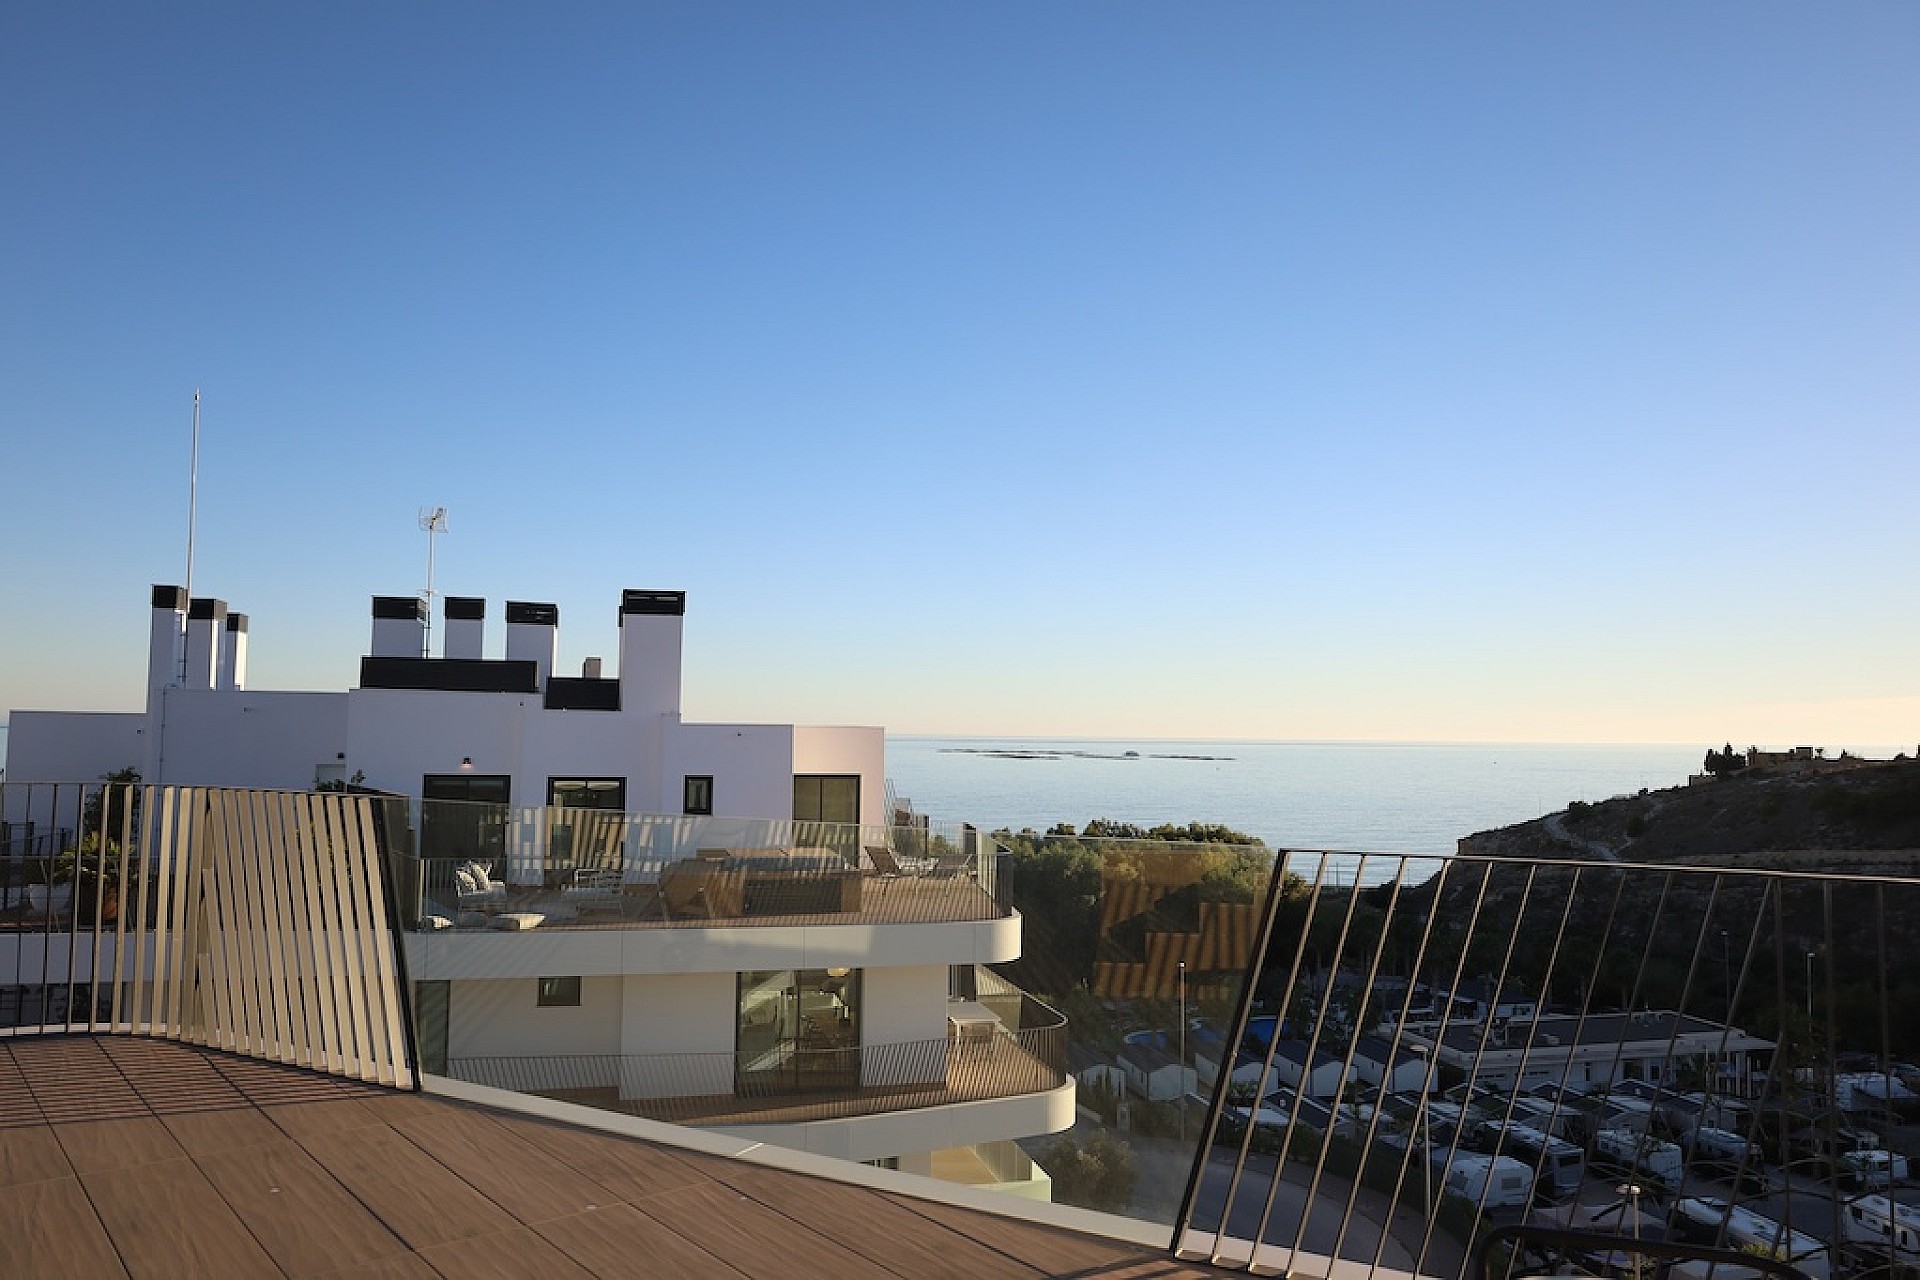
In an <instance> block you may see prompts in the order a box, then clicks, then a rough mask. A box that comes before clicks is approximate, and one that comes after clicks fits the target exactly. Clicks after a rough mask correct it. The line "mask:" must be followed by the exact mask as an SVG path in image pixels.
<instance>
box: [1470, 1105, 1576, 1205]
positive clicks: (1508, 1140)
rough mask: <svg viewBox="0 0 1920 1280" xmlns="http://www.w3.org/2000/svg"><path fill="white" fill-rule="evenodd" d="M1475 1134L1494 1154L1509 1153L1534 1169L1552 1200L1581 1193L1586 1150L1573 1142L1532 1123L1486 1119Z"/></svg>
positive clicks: (1543, 1190) (1546, 1193)
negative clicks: (1542, 1130)
mask: <svg viewBox="0 0 1920 1280" xmlns="http://www.w3.org/2000/svg"><path fill="white" fill-rule="evenodd" d="M1477 1137H1478V1140H1479V1142H1480V1143H1481V1145H1482V1146H1483V1147H1485V1148H1487V1149H1488V1150H1491V1151H1492V1152H1493V1153H1495V1154H1496V1155H1509V1156H1512V1157H1513V1158H1514V1159H1516V1160H1518V1161H1520V1162H1521V1163H1523V1164H1525V1165H1526V1166H1527V1167H1528V1168H1529V1169H1533V1170H1535V1171H1536V1172H1537V1176H1538V1179H1539V1181H1540V1182H1541V1184H1542V1185H1541V1191H1542V1193H1543V1194H1545V1195H1548V1196H1549V1197H1551V1198H1552V1199H1554V1200H1563V1199H1566V1198H1567V1197H1569V1196H1575V1195H1578V1194H1580V1187H1581V1185H1582V1184H1584V1183H1585V1182H1586V1178H1587V1153H1586V1152H1584V1151H1582V1150H1581V1149H1580V1148H1579V1147H1576V1146H1575V1145H1574V1144H1573V1143H1571V1142H1567V1141H1565V1140H1563V1139H1560V1138H1556V1137H1554V1136H1553V1135H1552V1134H1549V1133H1542V1132H1541V1131H1540V1130H1538V1129H1535V1128H1533V1127H1532V1126H1531V1125H1524V1124H1516V1123H1512V1122H1508V1123H1502V1122H1501V1121H1498V1120H1488V1121H1486V1122H1484V1123H1483V1124H1481V1126H1480V1128H1479V1130H1478V1132H1477Z"/></svg>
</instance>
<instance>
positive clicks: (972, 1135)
mask: <svg viewBox="0 0 1920 1280" xmlns="http://www.w3.org/2000/svg"><path fill="white" fill-rule="evenodd" d="M1073 1098H1074V1090H1073V1082H1072V1081H1068V1082H1067V1083H1066V1084H1064V1085H1062V1086H1060V1087H1059V1088H1058V1089H1051V1090H1048V1091H1047V1092H1045V1093H1029V1094H1025V1095H1023V1096H1021V1097H1018V1098H994V1099H990V1100H987V1101H982V1102H956V1103H950V1104H948V1105H946V1106H940V1107H921V1108H917V1109H915V1110H912V1111H891V1112H887V1113H886V1114H884V1115H877V1116H854V1117H851V1118H848V1119H845V1120H814V1121H811V1122H809V1123H806V1124H778V1125H727V1126H724V1127H721V1126H715V1127H714V1129H713V1131H714V1132H716V1133H724V1134H726V1135H727V1136H728V1137H733V1138H747V1139H751V1140H753V1141H756V1142H767V1143H772V1144H773V1145H775V1146H781V1147H791V1148H793V1149H794V1150H797V1151H811V1152H814V1153H816V1154H818V1155H825V1156H833V1157H834V1158H836V1159H840V1160H861V1161H865V1160H879V1159H882V1158H884V1157H886V1156H894V1155H899V1154H901V1153H902V1152H909V1151H938V1150H941V1149H943V1148H946V1147H964V1146H971V1145H973V1144H974V1143H978V1142H996V1141H1000V1140H1002V1139H1013V1138H1026V1137H1033V1136H1036V1135H1038V1134H1043V1133H1060V1132H1062V1131H1063V1130H1066V1129H1071V1128H1072V1127H1073V1115H1074V1110H1073Z"/></svg>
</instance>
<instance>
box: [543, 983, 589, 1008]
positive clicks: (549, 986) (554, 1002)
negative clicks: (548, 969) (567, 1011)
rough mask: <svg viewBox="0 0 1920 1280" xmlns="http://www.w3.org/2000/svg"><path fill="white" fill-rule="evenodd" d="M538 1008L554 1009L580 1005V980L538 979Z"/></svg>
mask: <svg viewBox="0 0 1920 1280" xmlns="http://www.w3.org/2000/svg"><path fill="white" fill-rule="evenodd" d="M539 1003H540V1007H541V1008H543V1009H544V1008H554V1007H557V1006H562V1005H578V1004H579V1003H580V979H578V978H542V979H540V1001H539Z"/></svg>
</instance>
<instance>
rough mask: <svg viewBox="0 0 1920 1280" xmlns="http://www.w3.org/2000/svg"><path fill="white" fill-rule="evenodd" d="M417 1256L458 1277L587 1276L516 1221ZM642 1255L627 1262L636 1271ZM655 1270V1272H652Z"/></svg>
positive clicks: (564, 1279) (584, 1279) (583, 1279)
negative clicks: (505, 1227) (508, 1226)
mask: <svg viewBox="0 0 1920 1280" xmlns="http://www.w3.org/2000/svg"><path fill="white" fill-rule="evenodd" d="M420 1256H421V1257H422V1258H424V1259H425V1260H426V1261H427V1262H429V1263H431V1264H432V1265H433V1267H434V1269H435V1270H436V1271H438V1272H440V1274H442V1275H445V1276H459V1277H461V1280H468V1278H469V1277H472V1280H521V1278H522V1277H524V1276H539V1277H540V1278H541V1280H548V1278H549V1277H552V1278H553V1280H568V1278H569V1277H573V1278H577V1280H589V1278H590V1277H591V1276H592V1275H593V1272H591V1271H588V1270H587V1269H586V1268H585V1267H582V1266H581V1265H580V1264H579V1263H577V1262H575V1261H574V1260H573V1259H572V1258H570V1257H568V1256H567V1255H566V1253H564V1252H563V1251H562V1250H560V1249H558V1248H556V1247H554V1245H553V1243H552V1242H551V1241H550V1240H548V1239H546V1238H545V1237H544V1236H542V1235H540V1234H539V1233H538V1232H536V1231H534V1230H533V1229H532V1228H530V1227H522V1226H518V1225H516V1226H515V1227H514V1228H513V1229H512V1230H511V1231H502V1232H499V1233H497V1234H495V1235H490V1236H472V1237H470V1238H468V1239H465V1240H454V1241H451V1242H449V1243H447V1244H437V1245H434V1246H433V1247H432V1248H430V1249H422V1250H421V1251H420ZM642 1257H643V1255H637V1254H636V1255H635V1256H634V1257H633V1258H632V1259H630V1265H631V1266H632V1267H633V1269H634V1272H635V1273H636V1274H637V1273H639V1272H640V1271H641V1270H642V1269H643V1268H642V1267H641V1265H640V1264H641V1262H642ZM656 1274H657V1273H656Z"/></svg>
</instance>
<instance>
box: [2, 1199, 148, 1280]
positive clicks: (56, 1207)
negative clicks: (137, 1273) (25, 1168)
mask: <svg viewBox="0 0 1920 1280" xmlns="http://www.w3.org/2000/svg"><path fill="white" fill-rule="evenodd" d="M126 1274H127V1269H126V1268H125V1267H124V1266H122V1265H121V1264H120V1255H119V1254H118V1253H117V1252H115V1250H114V1247H113V1242H112V1241H111V1240H110V1239H108V1237H107V1232H106V1228H105V1227H103V1226H102V1225H101V1224H100V1219H99V1217H98V1215H96V1214H95V1213H94V1211H93V1206H92V1205H91V1204H90V1203H88V1201H87V1193H86V1191H85V1190H84V1189H82V1187H81V1186H80V1183H79V1181H78V1180H77V1179H75V1178H71V1177H68V1178H52V1179H47V1180H44V1181H39V1182H30V1183H23V1184H21V1185H18V1186H12V1187H4V1188H0V1276H7V1277H9V1280H15V1278H18V1280H28V1278H29V1277H32V1278H33V1280H39V1277H42V1276H45V1277H55V1276H63V1277H64V1276H87V1277H106V1276H124V1275H126Z"/></svg>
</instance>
